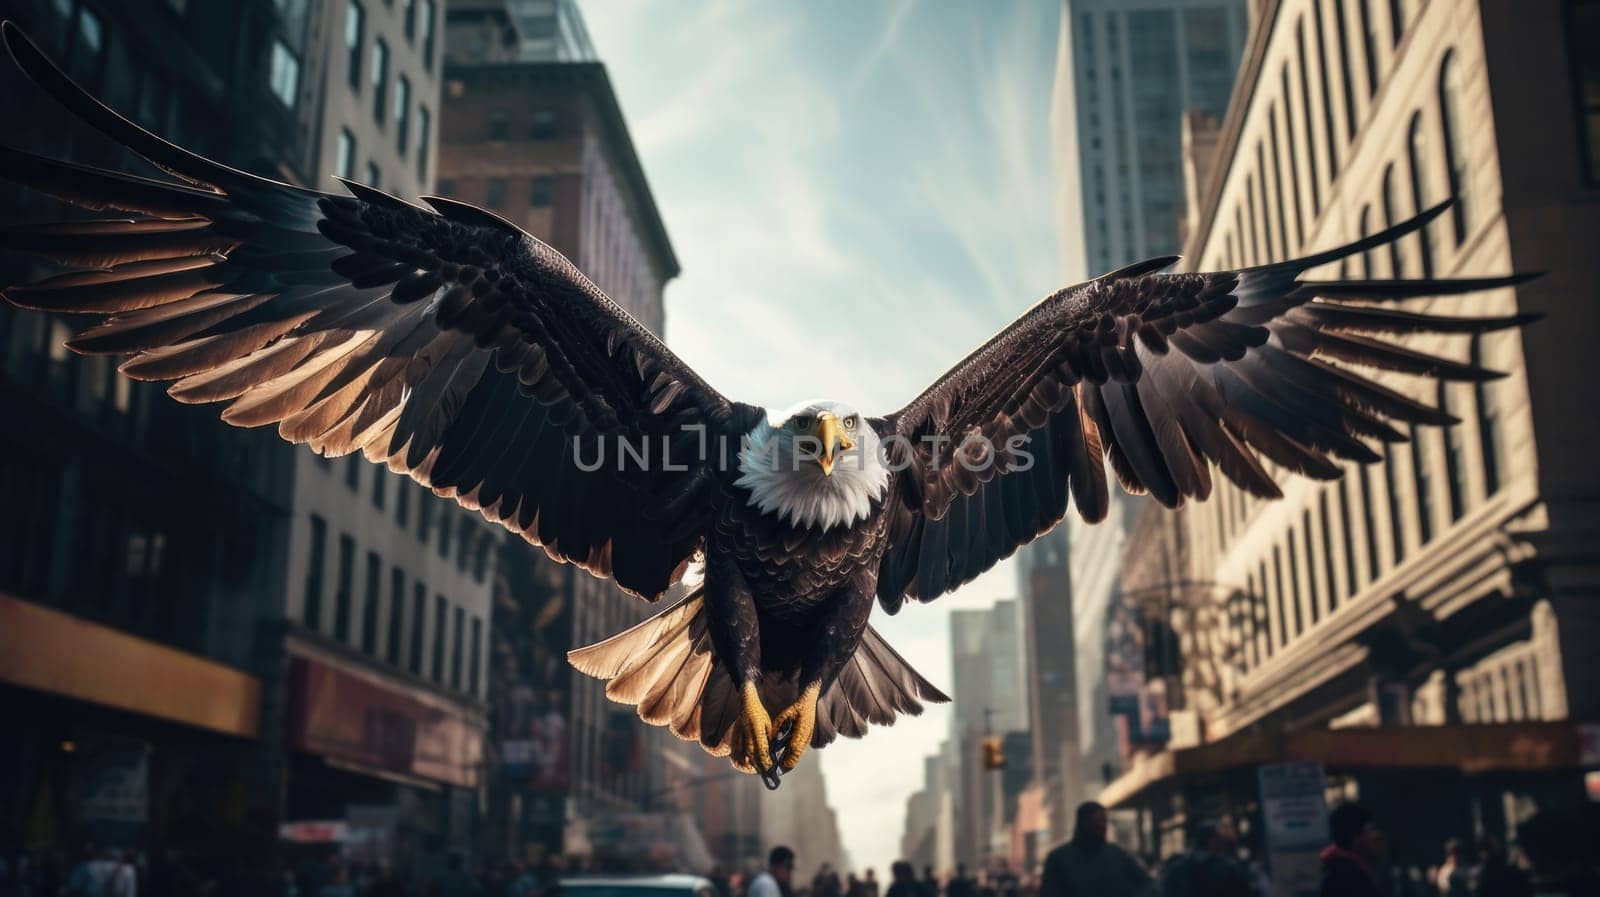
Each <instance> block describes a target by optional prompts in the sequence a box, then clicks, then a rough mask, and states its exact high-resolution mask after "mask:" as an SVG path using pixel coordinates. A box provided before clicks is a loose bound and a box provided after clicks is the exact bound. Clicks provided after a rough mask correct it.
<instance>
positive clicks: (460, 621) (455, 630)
mask: <svg viewBox="0 0 1600 897" xmlns="http://www.w3.org/2000/svg"><path fill="white" fill-rule="evenodd" d="M466 628H467V624H466V611H464V610H462V609H461V608H459V607H457V608H456V612H455V615H454V619H453V620H452V621H451V625H450V687H451V688H454V689H457V690H459V689H460V688H461V668H462V667H463V666H464V665H465V663H466V657H465V655H466V651H464V650H462V644H461V643H462V641H463V640H464V638H465V637H466V636H465V632H464V631H463V630H465V629H466Z"/></svg>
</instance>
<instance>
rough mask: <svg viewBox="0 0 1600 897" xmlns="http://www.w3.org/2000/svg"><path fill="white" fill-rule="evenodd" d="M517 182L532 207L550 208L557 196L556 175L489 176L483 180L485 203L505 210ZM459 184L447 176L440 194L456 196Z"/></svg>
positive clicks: (487, 205)
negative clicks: (524, 176) (523, 176)
mask: <svg viewBox="0 0 1600 897" xmlns="http://www.w3.org/2000/svg"><path fill="white" fill-rule="evenodd" d="M513 183H515V184H517V185H519V187H520V189H523V190H525V191H527V192H526V195H527V197H528V205H529V207H531V208H535V209H543V208H548V207H549V206H550V204H551V202H552V201H553V200H554V198H555V189H556V179H555V176H554V175H549V174H536V175H534V176H532V177H530V178H526V179H524V178H511V179H507V178H498V177H496V178H488V179H486V180H485V181H484V182H483V204H484V205H485V206H486V207H488V208H491V209H495V210H496V211H501V212H504V211H505V209H506V200H507V199H508V198H509V197H510V195H511V186H512V184H513ZM458 189H459V188H458V186H457V184H456V182H455V181H453V180H450V179H448V178H446V179H445V180H442V181H440V182H439V195H441V196H451V197H453V196H455V195H456V191H457V190H458Z"/></svg>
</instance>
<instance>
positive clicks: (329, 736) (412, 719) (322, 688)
mask: <svg viewBox="0 0 1600 897" xmlns="http://www.w3.org/2000/svg"><path fill="white" fill-rule="evenodd" d="M290 676H291V683H292V686H291V687H292V699H291V711H290V721H291V722H290V727H289V744H290V746H291V747H294V748H297V749H299V750H302V751H305V752H307V753H311V754H318V755H320V756H324V757H329V758H332V759H336V760H343V761H345V762H349V763H356V764H360V765H362V766H368V767H372V768H375V769H379V770H385V771H390V772H397V773H402V774H405V775H410V776H416V777H418V778H423V779H429V780H432V781H436V782H444V783H448V784H451V785H457V786H460V787H463V788H473V787H476V786H477V783H478V768H479V765H480V763H481V760H482V753H483V726H482V724H481V723H479V722H478V721H477V720H475V719H473V718H472V717H471V716H470V715H469V714H468V711H467V710H466V708H464V707H461V706H460V705H457V704H455V703H454V702H452V701H449V700H447V699H445V698H443V697H440V696H438V695H435V694H432V693H430V692H425V691H422V690H420V689H415V688H410V689H408V688H405V687H404V686H403V685H402V684H400V683H396V684H395V685H394V686H388V685H386V684H383V683H381V682H379V681H376V680H375V679H373V678H369V677H367V676H361V675H357V674H356V673H354V672H351V671H347V670H343V669H340V668H338V667H335V666H333V665H332V664H331V663H327V662H324V661H321V660H313V659H311V658H306V657H296V658H295V659H294V665H293V667H292V669H291V673H290Z"/></svg>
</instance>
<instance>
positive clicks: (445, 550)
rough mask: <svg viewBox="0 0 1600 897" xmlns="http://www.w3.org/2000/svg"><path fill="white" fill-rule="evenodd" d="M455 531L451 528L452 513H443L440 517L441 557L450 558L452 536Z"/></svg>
mask: <svg viewBox="0 0 1600 897" xmlns="http://www.w3.org/2000/svg"><path fill="white" fill-rule="evenodd" d="M453 535H455V531H454V530H452V529H451V528H450V515H449V514H448V513H446V514H442V515H440V517H439V557H442V558H444V559H445V560H447V561H448V560H450V537H451V536H453Z"/></svg>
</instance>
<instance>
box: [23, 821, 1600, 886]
mask: <svg viewBox="0 0 1600 897" xmlns="http://www.w3.org/2000/svg"><path fill="white" fill-rule="evenodd" d="M1328 828H1329V831H1330V833H1331V836H1332V839H1331V843H1329V844H1328V845H1327V846H1326V848H1325V849H1323V850H1322V851H1321V855H1320V857H1319V858H1318V859H1319V863H1320V895H1321V897H1600V870H1597V863H1600V844H1596V843H1592V841H1593V833H1592V832H1586V830H1585V826H1584V824H1583V822H1582V821H1581V820H1579V819H1578V818H1576V817H1569V816H1567V815H1564V814H1560V813H1555V812H1541V813H1538V814H1536V815H1534V816H1532V817H1531V818H1529V819H1528V820H1526V821H1525V822H1523V823H1522V824H1521V825H1520V826H1519V827H1518V829H1517V838H1516V850H1515V853H1513V852H1512V851H1510V850H1508V849H1507V848H1506V846H1505V845H1503V844H1501V843H1500V842H1499V841H1498V840H1497V839H1495V838H1494V837H1492V836H1483V837H1480V838H1478V839H1477V840H1476V841H1475V842H1474V843H1472V844H1470V845H1469V844H1468V843H1467V842H1465V841H1460V840H1452V841H1449V842H1447V843H1446V844H1445V845H1443V849H1442V856H1441V858H1440V860H1439V862H1438V864H1437V865H1436V866H1435V867H1433V868H1432V869H1430V870H1428V871H1427V873H1426V874H1425V875H1421V876H1409V875H1399V874H1394V871H1393V869H1392V867H1391V866H1390V865H1389V864H1388V863H1387V862H1386V860H1387V856H1386V855H1387V839H1386V837H1385V835H1384V832H1383V830H1382V828H1381V826H1380V825H1379V821H1378V819H1377V818H1376V817H1375V816H1374V815H1373V813H1372V812H1371V811H1369V810H1368V809H1367V808H1365V807H1363V806H1362V805H1360V804H1356V803H1346V804H1342V805H1340V806H1339V807H1337V808H1335V809H1334V811H1333V812H1332V813H1331V814H1330V815H1329V819H1328ZM1188 843H1189V844H1190V849H1189V850H1188V851H1186V852H1184V853H1182V854H1179V855H1177V856H1174V857H1171V858H1170V859H1168V860H1167V861H1166V862H1165V863H1163V864H1161V865H1160V866H1159V868H1157V869H1154V870H1147V869H1146V867H1145V865H1144V864H1143V863H1141V862H1140V860H1139V859H1138V858H1137V857H1135V856H1134V855H1133V854H1132V853H1130V852H1128V851H1127V850H1125V849H1124V848H1122V847H1121V846H1119V845H1117V844H1115V843H1113V842H1112V841H1111V839H1110V838H1109V815H1108V814H1107V812H1106V809H1105V808H1104V807H1102V806H1100V805H1099V804H1097V803H1092V802H1091V803H1086V804H1084V805H1082V806H1081V807H1079V808H1078V812H1077V816H1076V819H1075V825H1074V832H1073V836H1072V839H1071V840H1070V841H1068V842H1066V843H1065V844H1062V845H1061V846H1059V847H1057V848H1055V849H1054V850H1052V851H1050V853H1049V854H1048V855H1047V856H1046V857H1045V859H1044V861H1043V863H1041V864H1040V868H1039V869H1037V870H1023V871H1020V872H1013V871H1012V870H1011V869H1010V868H1009V867H1008V866H1007V865H1006V864H1005V863H1004V862H999V861H997V862H996V863H995V864H993V865H991V866H989V867H987V868H985V869H982V870H980V871H979V872H978V873H977V874H976V875H973V874H969V872H968V870H967V867H966V866H965V865H964V864H958V865H957V866H956V868H955V870H954V872H953V873H952V874H949V875H946V876H943V877H941V876H939V875H937V874H936V873H935V871H934V870H933V868H932V867H924V868H923V869H922V870H921V872H920V874H919V873H918V871H917V870H916V869H915V868H913V866H912V865H911V864H910V863H908V862H904V861H901V862H897V863H894V864H893V866H892V867H891V869H890V872H889V880H888V882H887V883H886V884H885V883H881V882H880V881H879V879H878V876H877V874H876V871H875V870H873V869H867V870H865V872H864V873H863V874H862V875H860V876H857V875H856V874H855V873H854V872H848V871H847V872H845V873H844V874H842V875H841V874H840V872H839V871H838V870H836V869H834V868H832V867H831V866H829V865H826V864H824V865H823V866H822V867H821V868H820V869H819V870H818V871H817V873H816V874H815V875H814V876H812V877H811V878H810V879H809V881H799V880H797V879H796V877H795V865H796V857H795V854H794V851H792V850H790V849H789V848H787V847H782V846H780V847H775V848H773V849H772V851H771V853H770V854H769V855H768V857H767V864H766V866H765V868H763V869H761V870H760V871H759V872H757V873H755V874H753V875H751V874H745V873H743V872H739V871H735V872H732V873H728V872H725V871H724V870H722V869H720V868H713V869H711V870H710V871H709V872H708V874H707V878H708V879H709V881H710V882H711V888H712V890H713V891H714V892H715V893H714V894H712V895H707V897H1271V895H1272V894H1273V893H1274V889H1273V887H1272V883H1271V881H1270V880H1269V879H1268V877H1267V875H1266V872H1265V870H1264V869H1263V868H1262V866H1261V865H1260V864H1259V863H1258V862H1249V861H1246V860H1245V859H1242V858H1241V851H1240V849H1239V838H1238V833H1237V832H1236V830H1235V829H1234V826H1233V824H1232V823H1231V821H1229V820H1227V819H1211V820H1204V821H1201V822H1199V823H1198V824H1197V825H1196V826H1195V827H1194V829H1193V830H1192V831H1191V832H1190V837H1189V841H1188ZM588 871H596V870H587V869H584V868H582V866H581V865H578V864H575V863H574V862H573V861H568V860H564V859H563V858H561V857H550V858H548V859H546V860H544V861H542V862H540V863H517V862H509V863H501V864H494V865H486V866H482V867H480V868H477V869H475V870H469V869H468V868H467V866H466V864H465V863H464V862H463V860H462V858H461V857H460V856H459V855H451V856H449V857H447V858H446V859H445V861H444V862H443V863H442V864H439V865H437V866H435V867H430V870H429V871H427V872H425V873H418V874H416V875H412V876H405V877H402V876H399V875H397V874H396V873H395V870H394V869H393V868H392V867H391V866H389V865H388V864H387V863H349V862H346V861H344V860H342V859H341V858H340V857H339V855H338V854H337V853H329V854H324V855H321V856H316V857H312V858H308V859H306V860H304V861H303V862H300V863H297V864H292V865H290V864H285V865H281V866H267V867H250V866H226V865H224V866H223V867H218V866H216V865H212V866H207V867H204V868H201V867H199V866H198V865H197V864H192V863H190V862H188V861H186V858H185V857H183V856H182V855H180V854H177V853H175V852H167V853H164V854H161V855H160V856H158V857H157V858H155V860H154V861H153V862H147V861H146V860H145V858H144V857H143V855H142V854H138V853H134V852H128V851H122V850H117V849H114V848H105V847H102V848H95V847H93V846H90V847H87V848H86V849H85V850H84V851H83V853H82V854H81V855H80V856H79V857H77V858H75V859H74V860H72V861H70V862H69V861H68V860H67V859H66V858H65V857H63V856H62V855H60V854H59V853H46V854H31V855H19V854H11V855H7V856H0V897H258V895H259V897H560V894H561V880H562V879H563V878H564V877H570V876H573V875H581V874H584V873H585V872H588ZM605 871H608V872H615V871H622V870H610V869H608V870H605ZM635 871H643V870H635ZM657 871H659V870H657Z"/></svg>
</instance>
